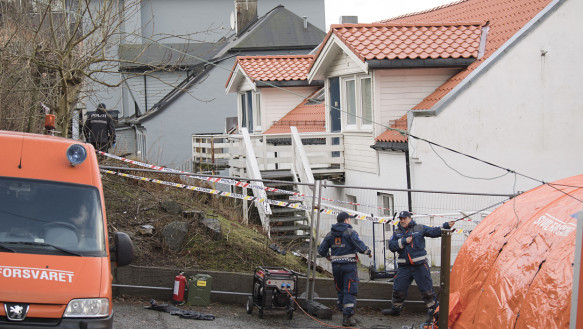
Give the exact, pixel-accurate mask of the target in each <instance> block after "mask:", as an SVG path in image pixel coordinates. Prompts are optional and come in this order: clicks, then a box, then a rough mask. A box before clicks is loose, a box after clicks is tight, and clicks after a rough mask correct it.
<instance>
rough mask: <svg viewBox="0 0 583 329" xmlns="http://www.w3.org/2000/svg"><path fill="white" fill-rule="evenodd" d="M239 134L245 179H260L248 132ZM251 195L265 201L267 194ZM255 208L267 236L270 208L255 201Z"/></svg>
mask: <svg viewBox="0 0 583 329" xmlns="http://www.w3.org/2000/svg"><path fill="white" fill-rule="evenodd" d="M241 134H242V135H243V143H242V146H243V148H244V152H245V162H246V165H247V177H248V178H252V179H262V178H261V171H260V170H259V165H258V164H257V158H256V157H255V150H254V149H253V143H251V138H250V137H249V132H248V131H247V128H241ZM253 184H254V185H259V186H263V182H261V181H254V182H253ZM253 195H254V196H255V197H256V198H258V199H267V193H265V190H259V189H253ZM255 206H256V207H257V210H258V212H259V217H260V219H261V224H262V225H263V229H264V230H265V231H266V232H267V234H268V236H269V216H270V215H271V214H272V212H271V207H270V206H269V204H268V203H267V202H257V201H255Z"/></svg>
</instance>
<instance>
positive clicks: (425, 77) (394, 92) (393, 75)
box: [375, 69, 458, 125]
mask: <svg viewBox="0 0 583 329" xmlns="http://www.w3.org/2000/svg"><path fill="white" fill-rule="evenodd" d="M457 71H458V70H455V69H414V70H412V69H406V70H398V69H397V70H375V84H377V85H378V86H379V93H378V96H377V97H378V98H377V99H375V101H376V102H375V104H376V106H375V110H377V111H379V113H380V116H379V117H378V119H380V122H381V123H382V124H384V125H388V124H389V122H390V121H391V120H397V119H399V118H400V117H402V116H403V115H404V114H405V113H407V111H408V110H410V109H411V108H412V107H413V106H415V105H417V104H418V103H419V102H420V101H422V100H423V98H425V97H426V96H427V95H429V94H430V93H432V92H433V91H434V90H435V88H437V87H439V86H440V85H442V84H443V83H444V82H445V81H447V79H449V78H450V77H451V76H453V75H454V74H455V73H456V72H457ZM377 122H379V121H377Z"/></svg>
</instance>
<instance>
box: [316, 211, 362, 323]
mask: <svg viewBox="0 0 583 329" xmlns="http://www.w3.org/2000/svg"><path fill="white" fill-rule="evenodd" d="M354 217H356V215H353V216H352V215H349V214H348V213H346V212H341V213H339V214H338V216H337V217H336V221H337V223H336V224H334V225H332V229H331V230H330V232H329V233H328V234H327V235H326V237H325V238H324V240H323V241H322V244H320V247H319V248H318V254H320V256H322V257H326V258H328V260H329V261H331V262H332V275H333V276H334V283H335V284H336V291H337V292H338V302H337V306H338V310H340V311H342V325H343V326H355V325H356V320H355V319H354V318H353V317H352V316H353V315H354V308H355V305H356V295H357V294H358V281H359V280H358V269H357V267H356V263H357V262H358V255H357V254H356V253H357V252H359V253H361V254H365V255H368V257H369V258H370V257H372V253H371V251H370V248H368V247H367V246H366V245H365V244H364V242H362V240H360V238H359V237H358V233H356V231H355V230H354V229H353V228H352V225H350V224H351V222H350V221H351V220H352V218H354Z"/></svg>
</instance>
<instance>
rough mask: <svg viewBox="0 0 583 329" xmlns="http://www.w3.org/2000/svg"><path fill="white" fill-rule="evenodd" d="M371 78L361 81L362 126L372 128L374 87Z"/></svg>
mask: <svg viewBox="0 0 583 329" xmlns="http://www.w3.org/2000/svg"><path fill="white" fill-rule="evenodd" d="M371 81H372V79H371V78H362V79H360V92H361V95H362V97H361V99H360V102H361V109H362V122H361V125H362V126H372V86H371V84H372V83H371Z"/></svg>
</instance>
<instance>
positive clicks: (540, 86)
mask: <svg viewBox="0 0 583 329" xmlns="http://www.w3.org/2000/svg"><path fill="white" fill-rule="evenodd" d="M580 12H583V2H581V1H563V2H562V3H561V4H560V5H559V6H558V8H556V11H554V12H552V13H551V14H550V15H549V16H548V17H547V18H546V19H544V20H543V21H542V22H540V24H534V25H533V27H532V28H531V31H530V32H529V33H528V34H527V35H526V36H524V37H523V38H522V39H520V40H518V41H517V42H516V43H515V44H514V45H513V46H512V47H510V48H507V49H506V50H505V52H504V53H503V54H502V55H501V56H500V57H499V58H498V59H497V61H496V62H495V63H494V64H492V65H490V67H489V68H488V70H487V71H484V72H483V73H482V74H481V75H479V76H478V77H476V78H475V79H473V80H472V81H471V86H470V87H468V88H466V89H465V90H463V91H461V92H459V93H458V94H457V95H456V97H455V98H454V99H452V100H451V101H450V102H449V103H448V104H447V106H446V107H445V108H444V110H443V111H441V112H440V113H439V115H437V116H435V117H415V118H414V120H413V123H412V133H413V134H421V133H422V134H423V136H424V138H427V139H428V140H431V141H434V142H436V143H440V144H443V145H447V146H448V147H451V148H453V149H455V150H459V151H461V152H465V153H467V154H470V155H474V156H478V157H479V158H481V159H485V160H487V161H489V162H492V163H495V164H497V165H500V166H502V167H505V168H510V169H512V170H515V171H517V172H519V173H522V174H526V175H528V176H530V177H535V178H537V179H543V180H544V181H553V180H556V179H559V178H563V177H569V176H573V175H576V174H580V173H581V163H583V153H581V152H578V151H575V152H573V151H574V150H581V149H583V130H581V129H580V123H581V122H582V121H583V94H582V93H581V92H580V86H581V76H582V75H583V64H582V63H581V62H580V61H572V60H570V57H571V56H572V54H577V53H581V52H582V51H583V44H582V43H581V42H580V41H579V39H577V36H576V35H573V34H572V31H582V30H583V22H582V21H581V20H580V19H579V18H578V17H577V16H578V14H577V13H580ZM541 51H542V52H541ZM543 54H544V55H543ZM501 85H502V86H501ZM435 127H439V129H435ZM460 127H461V128H460ZM411 142H412V145H411V147H410V150H411V152H412V155H414V156H416V157H419V159H420V161H421V163H420V164H416V165H414V166H413V167H412V173H413V175H412V177H413V179H414V180H413V184H414V187H415V188H425V187H427V186H444V188H448V187H459V186H464V189H466V190H468V191H480V192H501V193H513V192H516V191H522V190H527V189H530V188H532V187H534V186H537V185H539V184H540V182H537V181H533V180H530V179H526V178H524V177H521V176H515V175H507V176H505V177H503V178H499V179H496V180H491V181H482V180H480V181H477V180H472V181H471V182H472V183H471V184H467V182H468V180H467V179H465V178H463V177H462V176H460V175H457V174H455V173H453V172H452V171H451V170H450V169H448V168H446V167H445V165H444V164H443V161H442V160H441V159H439V158H437V156H436V155H435V153H434V152H433V151H432V150H431V148H429V146H428V145H427V144H426V143H421V142H417V141H415V142H413V141H411ZM437 152H438V153H439V154H440V155H441V156H442V157H443V158H444V159H445V161H447V162H448V163H449V164H455V168H457V169H459V170H460V171H461V172H463V173H464V174H466V175H469V176H477V177H496V176H500V175H501V174H504V171H503V170H500V169H495V168H493V167H491V166H487V165H485V164H482V163H479V162H477V161H470V160H468V159H467V158H463V157H459V156H456V155H453V154H451V153H449V152H444V151H440V150H437ZM438 171H442V172H447V173H451V174H448V175H435V174H434V173H435V172H438ZM515 180H516V182H515Z"/></svg>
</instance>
